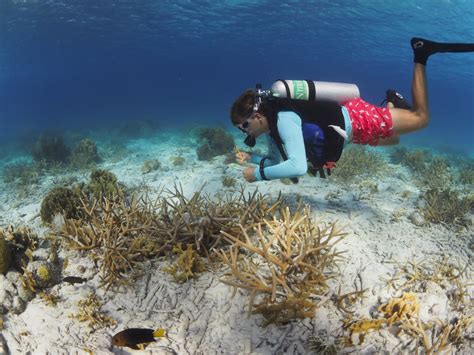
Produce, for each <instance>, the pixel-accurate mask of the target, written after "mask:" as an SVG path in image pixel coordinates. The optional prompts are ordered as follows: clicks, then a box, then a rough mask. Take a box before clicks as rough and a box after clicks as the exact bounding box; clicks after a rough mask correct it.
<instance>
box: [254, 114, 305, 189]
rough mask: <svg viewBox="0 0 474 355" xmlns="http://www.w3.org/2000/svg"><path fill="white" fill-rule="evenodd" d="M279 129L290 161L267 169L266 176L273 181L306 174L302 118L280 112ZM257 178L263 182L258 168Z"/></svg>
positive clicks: (265, 169) (265, 170) (256, 171)
mask: <svg viewBox="0 0 474 355" xmlns="http://www.w3.org/2000/svg"><path fill="white" fill-rule="evenodd" d="M277 128H278V132H279V133H280V137H281V140H282V141H283V144H284V145H285V150H286V154H287V156H288V160H286V161H283V162H281V163H279V164H276V165H272V166H268V167H265V168H264V174H265V176H266V178H267V179H268V180H272V179H282V178H290V177H296V176H301V175H304V174H306V171H307V170H308V164H307V162H306V151H305V147H304V139H303V131H302V129H301V119H300V117H299V116H298V115H297V114H296V113H294V112H280V113H279V114H278V123H277ZM274 145H275V149H277V151H278V148H276V144H274ZM265 162H266V161H265ZM265 166H266V164H265ZM255 178H256V179H257V181H261V180H263V179H262V176H261V175H260V170H259V169H258V168H256V169H255Z"/></svg>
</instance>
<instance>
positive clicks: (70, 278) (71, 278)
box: [63, 276, 87, 285]
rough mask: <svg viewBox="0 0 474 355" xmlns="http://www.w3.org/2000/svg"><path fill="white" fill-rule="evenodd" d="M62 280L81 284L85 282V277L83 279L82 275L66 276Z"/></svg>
mask: <svg viewBox="0 0 474 355" xmlns="http://www.w3.org/2000/svg"><path fill="white" fill-rule="evenodd" d="M63 281H64V282H67V283H70V284H71V285H73V284H81V283H83V282H86V281H87V279H83V278H82V277H78V276H66V277H65V278H64V279H63Z"/></svg>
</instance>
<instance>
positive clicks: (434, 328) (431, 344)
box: [400, 315, 474, 354]
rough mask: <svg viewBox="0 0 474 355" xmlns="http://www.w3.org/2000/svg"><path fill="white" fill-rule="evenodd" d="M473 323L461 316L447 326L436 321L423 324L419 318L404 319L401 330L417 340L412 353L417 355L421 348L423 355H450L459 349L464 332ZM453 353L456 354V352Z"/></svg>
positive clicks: (468, 318)
mask: <svg viewBox="0 0 474 355" xmlns="http://www.w3.org/2000/svg"><path fill="white" fill-rule="evenodd" d="M473 322H474V317H467V316H465V315H462V316H461V317H459V318H455V319H453V320H452V321H451V322H449V323H448V324H446V323H444V322H442V321H438V322H437V323H434V324H431V325H430V324H423V323H422V322H421V320H420V318H419V317H412V318H405V319H404V320H403V321H402V322H401V326H400V327H401V328H402V329H403V330H404V331H405V332H406V333H407V334H409V335H411V336H412V337H413V338H414V339H416V340H417V343H416V345H415V348H414V349H413V350H412V352H413V353H416V354H418V353H419V351H418V347H419V346H422V347H423V350H424V353H425V354H439V353H444V352H446V353H448V352H449V353H450V352H452V351H453V347H454V348H460V347H461V346H462V343H463V342H464V338H465V337H466V330H467V329H468V328H469V326H470V325H471V324H472V323H473ZM454 353H457V352H456V351H455V352H454Z"/></svg>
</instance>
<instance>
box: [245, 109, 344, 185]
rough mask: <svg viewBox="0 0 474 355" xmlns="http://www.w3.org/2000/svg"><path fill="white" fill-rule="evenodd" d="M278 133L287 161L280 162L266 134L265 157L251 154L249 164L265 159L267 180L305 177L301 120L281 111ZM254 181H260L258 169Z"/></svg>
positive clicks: (277, 152)
mask: <svg viewBox="0 0 474 355" xmlns="http://www.w3.org/2000/svg"><path fill="white" fill-rule="evenodd" d="M342 113H343V115H344V123H345V126H346V133H347V134H348V137H349V141H350V137H351V131H352V127H351V122H350V119H349V115H348V113H347V111H346V110H344V107H343V110H342ZM277 128H278V133H279V134H280V138H281V140H282V142H283V147H284V149H285V152H286V155H287V156H288V160H285V161H281V154H280V151H279V150H278V147H277V145H276V143H275V142H274V141H273V139H272V138H271V136H270V134H267V136H266V138H267V146H268V154H267V155H265V156H262V155H258V154H255V153H252V156H251V159H250V162H251V163H253V164H257V165H258V164H260V161H261V160H262V159H263V158H265V157H266V158H267V159H266V160H265V162H264V171H265V176H266V177H267V179H268V180H273V179H283V178H292V177H298V176H302V175H305V174H306V172H307V170H308V163H307V161H306V150H305V145H304V139H303V131H302V128H301V118H300V116H298V115H297V114H296V113H295V112H292V111H283V112H279V113H278V120H277ZM255 179H256V180H257V181H262V180H263V179H262V176H261V175H260V171H259V169H258V168H257V169H255Z"/></svg>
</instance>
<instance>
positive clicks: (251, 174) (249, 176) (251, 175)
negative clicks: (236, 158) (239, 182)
mask: <svg viewBox="0 0 474 355" xmlns="http://www.w3.org/2000/svg"><path fill="white" fill-rule="evenodd" d="M243 175H244V179H245V180H247V181H248V182H254V181H257V179H255V168H252V167H250V168H246V169H244V172H243Z"/></svg>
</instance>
